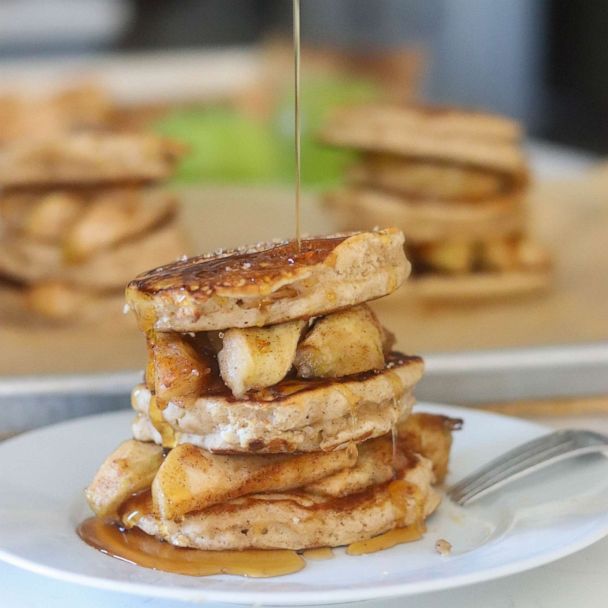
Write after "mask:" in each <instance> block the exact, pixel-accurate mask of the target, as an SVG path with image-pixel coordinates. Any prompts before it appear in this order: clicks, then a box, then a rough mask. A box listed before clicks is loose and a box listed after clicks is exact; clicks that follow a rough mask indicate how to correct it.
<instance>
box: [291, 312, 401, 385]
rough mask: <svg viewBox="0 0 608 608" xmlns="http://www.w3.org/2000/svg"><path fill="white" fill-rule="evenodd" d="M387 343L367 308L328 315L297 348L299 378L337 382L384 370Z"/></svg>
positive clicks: (380, 327) (380, 328)
mask: <svg viewBox="0 0 608 608" xmlns="http://www.w3.org/2000/svg"><path fill="white" fill-rule="evenodd" d="M387 339H388V338H387V336H385V333H384V330H383V329H382V326H381V325H380V323H378V320H377V319H376V315H374V313H373V312H372V310H371V309H370V308H369V307H368V306H366V305H363V306H355V307H353V308H349V309H348V310H344V311H342V312H336V313H333V314H331V315H327V316H326V317H323V318H321V319H319V320H318V321H317V322H316V323H315V324H314V326H313V328H312V329H311V330H310V331H309V332H308V334H307V335H306V336H305V338H304V339H303V340H302V342H300V344H299V346H298V349H297V352H296V359H295V366H296V370H297V372H298V376H300V377H301V378H338V377H340V376H348V375H350V374H358V373H360V372H365V371H368V370H371V369H383V368H384V352H383V343H384V342H385V340H387ZM389 341H390V340H389Z"/></svg>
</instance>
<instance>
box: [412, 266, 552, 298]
mask: <svg viewBox="0 0 608 608" xmlns="http://www.w3.org/2000/svg"><path fill="white" fill-rule="evenodd" d="M552 279H553V273H552V272H551V269H550V268H544V269H543V268H536V269H526V268H521V269H520V270H511V271H505V272H472V273H470V274H460V275H442V274H424V275H421V276H418V277H416V278H414V279H413V280H412V281H410V283H409V285H408V293H410V294H412V295H414V296H417V297H418V298H420V299H422V300H426V301H429V302H441V301H446V302H448V301H449V302H456V303H457V302H462V303H469V302H472V301H475V300H480V301H482V300H491V299H494V298H505V297H516V296H525V295H534V294H538V293H543V292H545V291H547V290H548V289H550V287H551V283H552Z"/></svg>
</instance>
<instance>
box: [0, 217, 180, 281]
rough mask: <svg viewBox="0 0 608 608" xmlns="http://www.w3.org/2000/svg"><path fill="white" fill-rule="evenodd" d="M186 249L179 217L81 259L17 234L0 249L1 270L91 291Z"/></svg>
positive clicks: (24, 278) (11, 275) (13, 276)
mask: <svg viewBox="0 0 608 608" xmlns="http://www.w3.org/2000/svg"><path fill="white" fill-rule="evenodd" d="M186 250H187V245H186V243H185V239H184V237H183V234H182V231H181V229H180V228H179V226H178V223H177V220H176V219H171V220H170V221H168V222H165V223H164V224H163V225H161V226H159V227H158V228H155V229H152V230H149V231H148V232H145V233H143V234H139V235H138V236H137V237H136V238H133V239H130V240H128V241H125V242H121V243H119V244H117V245H116V246H115V247H113V248H111V249H102V250H100V251H98V252H97V253H96V254H95V255H92V256H91V257H89V258H87V259H85V260H84V261H82V262H79V263H69V262H67V261H66V259H65V253H64V251H63V250H62V248H61V247H59V246H57V245H55V244H52V243H44V242H40V241H36V240H33V239H26V238H24V237H22V236H20V235H14V236H13V237H7V238H5V239H4V243H3V247H2V248H1V249H0V274H1V275H4V276H6V277H8V278H11V279H13V280H15V281H17V282H20V283H23V284H27V285H32V284H36V283H40V282H61V283H65V284H68V285H72V286H74V287H79V288H82V289H87V290H91V291H108V290H118V289H121V288H122V287H123V286H124V285H125V284H126V283H127V281H128V280H129V278H130V277H131V276H132V275H133V272H137V271H138V269H143V268H146V267H149V266H151V265H154V264H159V263H163V262H166V261H167V260H174V259H176V258H178V257H180V256H181V255H183V254H184V253H185V252H186Z"/></svg>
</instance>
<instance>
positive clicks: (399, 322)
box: [0, 168, 608, 376]
mask: <svg viewBox="0 0 608 608" xmlns="http://www.w3.org/2000/svg"><path fill="white" fill-rule="evenodd" d="M183 199H184V208H183V214H182V217H183V224H184V228H185V230H186V232H187V233H188V234H189V235H190V237H191V240H192V243H193V245H194V248H193V250H194V251H207V250H212V249H216V248H219V247H231V246H235V245H239V244H243V243H251V242H256V241H260V240H267V239H270V238H273V237H277V236H281V237H284V236H289V235H291V234H292V233H293V226H294V221H293V194H292V192H291V190H290V189H288V188H279V187H277V188H268V187H239V188H235V187H198V188H192V189H188V190H184V191H183ZM531 212H532V220H533V224H534V226H535V232H536V233H537V234H538V236H539V238H540V239H541V240H542V241H543V242H545V243H546V244H547V245H548V246H549V247H550V248H551V249H552V252H553V255H554V257H555V268H556V270H555V284H554V288H553V290H552V291H551V292H550V293H548V294H545V295H541V296H534V297H528V298H523V299H515V300H505V301H497V302H486V303H476V304H471V305H442V306H437V305H435V306H432V307H429V306H422V305H420V304H418V303H416V302H415V301H413V300H412V298H411V297H408V293H407V285H406V286H405V287H404V288H403V289H402V290H401V291H400V292H399V293H396V294H394V295H392V296H390V297H389V298H386V299H384V300H382V301H380V302H378V303H376V304H375V306H376V309H377V310H378V312H379V313H380V314H381V318H382V321H383V323H384V324H385V325H386V326H387V327H389V328H390V329H391V330H392V331H394V332H395V334H396V336H397V339H398V345H399V347H400V348H401V349H402V350H405V351H407V352H422V353H428V352H433V351H457V350H471V349H482V348H483V349H487V348H504V347H511V346H532V345H547V344H570V343H577V342H589V341H598V340H606V339H608V305H607V302H608V251H607V249H608V168H600V169H598V170H596V171H594V172H593V173H590V174H588V175H587V176H585V177H584V178H581V179H577V180H570V181H552V182H544V183H539V184H538V185H537V186H536V187H535V188H534V190H533V192H532V193H531ZM303 224H304V230H305V231H307V232H309V233H316V234H319V233H324V232H329V231H333V230H334V229H335V227H334V226H333V225H332V222H331V220H330V218H329V217H328V216H327V215H326V214H325V212H324V211H323V209H322V207H321V206H320V204H319V203H318V197H316V196H315V195H309V196H307V197H306V200H305V201H304V221H303ZM4 298H6V294H5V295H4ZM0 306H2V298H1V297H0ZM0 345H1V347H2V348H1V350H0V375H4V376H7V375H15V374H28V375H30V374H56V373H80V372H102V371H115V370H121V369H137V368H141V367H142V366H143V362H144V341H143V337H142V336H141V334H139V332H138V331H137V330H136V328H135V322H134V321H133V319H132V318H131V317H130V316H129V317H124V316H123V315H122V311H121V310H119V309H118V306H117V310H116V315H115V317H114V318H112V319H106V320H103V321H100V322H98V323H96V324H89V325H80V326H74V327H48V326H44V325H40V324H32V323H31V322H29V321H28V322H21V323H17V324H14V323H10V324H9V323H3V324H2V325H1V326H0Z"/></svg>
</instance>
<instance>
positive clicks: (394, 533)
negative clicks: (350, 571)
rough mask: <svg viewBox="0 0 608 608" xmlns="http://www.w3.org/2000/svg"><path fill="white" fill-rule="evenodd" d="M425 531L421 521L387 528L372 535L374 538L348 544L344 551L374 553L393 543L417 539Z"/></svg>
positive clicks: (354, 553)
mask: <svg viewBox="0 0 608 608" xmlns="http://www.w3.org/2000/svg"><path fill="white" fill-rule="evenodd" d="M425 531H426V527H425V525H424V523H423V522H418V523H415V524H412V525H411V526H405V527H404V528H395V529H394V530H389V531H388V532H385V533H384V534H380V535H379V536H374V538H370V539H369V540H360V541H358V542H356V543H352V544H350V545H348V547H346V553H348V555H367V554H368V553H376V552H377V551H383V550H384V549H390V548H391V547H394V546H395V545H400V544H402V543H411V542H413V541H415V540H419V539H421V538H422V535H423V534H424V533H425Z"/></svg>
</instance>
